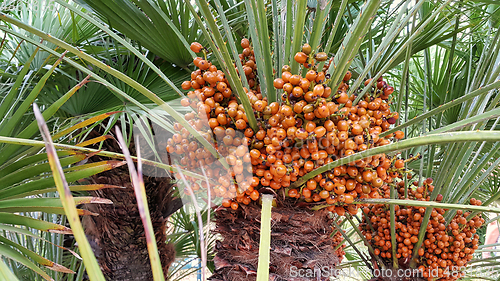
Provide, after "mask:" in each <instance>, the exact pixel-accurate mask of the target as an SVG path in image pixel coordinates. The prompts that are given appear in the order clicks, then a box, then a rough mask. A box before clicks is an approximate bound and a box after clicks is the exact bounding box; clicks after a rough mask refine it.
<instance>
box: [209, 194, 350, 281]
mask: <svg viewBox="0 0 500 281" xmlns="http://www.w3.org/2000/svg"><path fill="white" fill-rule="evenodd" d="M260 217H261V208H260V206H258V205H257V204H254V203H252V204H250V205H243V204H241V205H240V207H239V208H238V209H237V210H232V209H229V208H228V209H226V208H219V209H217V210H216V214H215V218H216V229H215V232H217V233H219V234H220V235H221V238H222V239H221V240H220V241H217V244H216V256H215V258H214V264H215V273H214V275H213V276H212V277H211V278H210V279H211V280H214V281H220V280H223V281H236V280H256V273H257V264H258V256H259V255H258V253H259V239H260V238H259V236H260ZM332 223H333V220H332V219H331V217H330V214H329V212H328V211H327V210H320V211H311V210H306V209H303V208H297V207H291V206H281V207H276V208H273V210H272V222H271V228H272V232H271V263H270V265H269V267H270V277H269V280H273V281H274V280H276V281H277V280H290V281H302V280H329V278H328V277H327V275H329V273H323V274H318V273H321V272H325V271H328V272H334V269H335V268H336V266H337V265H338V264H339V263H340V260H341V258H342V257H340V258H339V255H341V256H343V250H342V248H343V247H339V249H336V248H337V247H336V246H337V245H338V242H339V241H340V240H339V239H336V238H335V237H333V238H332V237H331V236H332V234H333V232H334V228H333V227H332ZM339 235H340V233H339ZM313 272H316V277H315V278H311V277H310V275H311V274H313Z"/></svg>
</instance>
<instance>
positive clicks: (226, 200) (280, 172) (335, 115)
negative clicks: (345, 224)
mask: <svg viewBox="0 0 500 281" xmlns="http://www.w3.org/2000/svg"><path fill="white" fill-rule="evenodd" d="M241 46H242V48H243V52H242V53H241V54H240V55H239V58H240V60H241V63H242V65H243V71H244V74H245V75H246V78H247V80H248V84H249V87H250V89H247V88H245V89H244V90H245V93H246V95H247V96H248V98H249V100H250V103H251V105H252V107H253V110H254V112H253V113H249V114H254V115H255V117H256V120H257V123H258V130H257V131H254V130H253V129H252V128H250V127H249V124H248V119H247V116H246V114H248V113H247V112H245V108H244V107H243V105H242V104H241V102H240V101H239V100H238V99H237V97H236V95H235V94H234V93H233V91H232V90H231V87H230V86H229V83H228V81H227V79H226V77H225V76H224V73H223V72H222V71H220V70H218V69H217V67H216V66H215V65H213V64H211V63H210V62H209V61H207V60H206V59H203V58H201V57H197V58H195V59H194V64H195V66H196V67H198V69H197V70H195V71H193V72H192V74H191V80H190V81H185V82H183V83H182V88H183V89H184V90H189V91H188V92H187V98H185V99H183V100H182V101H181V103H182V105H183V106H191V107H193V108H194V109H196V113H192V112H191V113H187V114H186V115H185V118H186V120H188V122H189V123H190V124H191V125H192V126H194V127H195V128H196V129H197V130H199V131H200V132H201V133H202V135H203V136H204V137H205V139H207V140H208V141H210V142H212V144H213V146H214V148H215V149H216V150H217V152H218V153H219V154H220V155H221V156H222V157H224V158H225V161H226V162H227V163H228V164H229V166H230V169H225V168H224V167H223V165H222V164H221V163H220V161H218V160H217V159H216V158H215V157H214V156H213V155H212V154H211V153H210V152H209V150H208V149H207V148H204V147H203V146H202V145H200V144H199V142H198V141H197V140H196V139H195V138H194V137H193V136H191V135H190V134H189V132H188V131H187V130H186V129H185V128H182V126H181V125H180V124H175V125H174V129H175V130H177V131H178V132H177V133H176V134H174V135H173V136H172V138H170V139H169V140H168V142H167V151H168V152H169V153H170V154H171V156H172V157H174V158H176V159H178V160H179V161H178V162H179V163H180V165H181V167H182V168H186V169H188V170H191V171H193V170H194V171H200V165H203V166H206V167H209V168H208V169H207V171H206V172H207V174H208V176H209V177H210V178H214V179H218V185H217V186H215V187H214V193H215V195H216V196H218V197H222V198H223V202H222V205H223V206H224V207H231V208H233V209H237V208H238V205H239V204H241V203H243V204H249V203H250V202H251V201H256V200H258V199H259V198H260V192H259V190H261V189H262V188H264V189H266V188H272V189H273V190H283V191H284V192H285V194H286V195H288V196H289V197H292V198H297V199H302V200H303V201H306V202H320V201H321V202H320V203H326V204H328V205H330V207H329V208H330V211H335V212H337V213H338V214H339V215H343V214H344V213H345V211H348V212H350V213H352V214H355V213H356V212H357V210H358V207H357V205H354V204H351V203H353V201H354V200H355V199H357V198H377V197H379V191H380V189H381V188H383V187H384V186H386V185H387V184H388V183H391V182H393V181H394V179H395V178H398V177H401V176H402V174H403V169H404V160H402V159H396V158H389V157H387V156H386V155H385V154H380V155H376V156H373V157H368V158H365V159H361V160H358V161H355V162H353V163H350V164H348V165H343V166H339V167H335V168H334V169H332V170H330V171H328V172H326V173H323V174H318V175H316V176H315V177H314V178H312V179H310V180H309V181H307V183H306V184H305V185H304V186H302V187H298V188H291V187H290V185H291V183H293V182H294V181H296V180H297V179H298V178H299V177H302V176H304V175H305V174H307V173H309V172H311V171H313V170H314V169H316V168H318V167H321V166H323V165H327V164H329V163H331V162H333V161H334V160H336V159H339V158H342V157H345V156H348V155H351V154H354V153H356V152H360V151H364V150H366V149H369V148H371V147H376V146H382V145H386V144H389V143H391V140H393V139H402V138H403V137H404V133H403V132H401V131H398V132H396V133H394V134H390V135H388V136H386V137H379V134H380V133H382V132H384V131H387V130H388V129H389V127H390V125H391V124H394V123H395V122H396V119H398V118H399V114H398V113H397V112H391V110H390V106H389V105H390V102H389V101H388V98H389V95H390V94H391V93H392V92H393V91H394V88H393V87H391V86H389V85H387V83H386V82H385V81H384V80H383V79H382V78H379V79H378V80H377V81H376V83H374V86H372V87H371V88H370V89H369V91H368V93H367V94H366V95H365V97H364V98H363V99H361V100H360V101H359V102H358V103H357V104H353V101H354V100H355V98H356V96H357V93H358V92H357V91H356V92H355V93H354V94H353V95H351V96H349V95H348V94H347V90H348V88H349V81H350V80H351V73H350V72H348V73H347V74H345V76H344V78H343V82H341V84H340V85H339V86H338V87H337V89H336V90H333V91H332V89H331V88H330V87H329V86H327V84H328V82H329V78H330V77H329V75H328V74H325V72H324V71H319V72H318V71H317V70H316V68H317V64H316V63H317V62H323V61H326V60H327V59H328V58H327V55H326V54H325V53H316V54H313V52H311V47H310V46H309V45H308V44H305V45H304V46H303V48H302V52H298V53H297V54H296V55H295V57H294V59H295V60H296V61H297V62H298V63H300V64H301V65H303V67H304V69H303V73H304V76H301V75H299V74H292V73H291V72H290V67H289V66H284V67H283V69H282V73H281V77H280V78H277V79H275V80H274V87H275V88H276V90H277V91H278V92H279V94H280V96H281V101H280V102H272V103H268V100H267V97H264V96H263V95H262V93H261V91H260V86H259V83H258V80H257V75H256V63H255V57H254V53H253V50H252V47H251V46H250V42H249V40H248V39H243V40H242V41H241ZM191 49H192V50H193V51H194V52H201V51H203V50H204V49H203V47H202V46H201V45H200V44H199V43H196V42H195V43H193V44H192V45H191ZM369 82H370V80H367V81H366V82H365V87H366V86H367V85H368V83H369ZM200 173H201V171H200ZM192 180H193V186H194V187H193V189H194V190H197V189H199V188H200V185H199V184H196V183H195V181H194V179H192Z"/></svg>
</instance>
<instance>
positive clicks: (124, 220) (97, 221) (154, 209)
mask: <svg viewBox="0 0 500 281" xmlns="http://www.w3.org/2000/svg"><path fill="white" fill-rule="evenodd" d="M91 137H94V136H91ZM132 147H133V145H131V150H132V151H131V154H132V155H134V150H133V149H132ZM104 149H106V150H107V151H113V152H120V153H121V150H120V148H119V145H118V144H117V143H116V141H115V140H107V141H106V142H105V145H104ZM99 160H103V159H102V158H100V157H98V156H94V157H92V158H91V159H90V161H92V162H96V161H99ZM144 168H145V169H148V167H144ZM163 176H164V177H148V176H144V184H145V188H146V194H147V197H148V205H149V210H150V214H151V221H152V223H153V227H154V231H155V236H156V242H157V246H158V251H159V253H160V260H161V263H162V266H163V271H164V274H165V276H167V272H168V268H169V266H170V264H171V263H172V262H173V261H174V258H175V249H174V246H173V245H171V244H167V243H166V220H167V219H168V217H169V216H170V215H171V214H172V213H173V212H175V211H176V210H177V209H178V208H179V207H180V206H182V205H181V202H180V200H173V198H172V187H173V180H172V179H171V178H170V177H168V174H166V173H164V174H163ZM89 180H90V181H91V183H93V184H110V185H117V186H121V187H124V188H121V189H118V188H113V189H102V190H98V191H94V192H93V194H92V195H93V196H98V197H102V198H107V199H110V200H111V201H113V204H112V205H104V204H99V205H97V204H96V205H91V206H89V207H88V208H89V209H90V208H92V209H91V211H92V212H95V213H98V214H99V215H98V216H94V217H90V216H87V217H86V218H85V220H84V227H85V232H86V234H87V237H88V238H89V240H90V243H91V245H92V248H93V250H94V253H95V254H96V257H97V259H98V262H99V265H100V266H101V269H102V271H103V273H104V275H105V277H106V279H107V280H120V281H133V280H141V281H144V280H153V275H152V272H151V265H150V261H149V255H148V250H147V245H146V238H145V235H144V227H143V224H142V220H141V218H140V215H139V210H138V208H137V201H136V198H135V194H134V189H133V187H132V184H131V181H130V175H129V172H128V168H127V166H126V165H124V166H121V167H119V168H116V169H113V170H110V171H107V172H104V173H101V174H98V175H95V176H93V177H92V178H91V179H89Z"/></svg>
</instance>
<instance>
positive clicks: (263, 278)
mask: <svg viewBox="0 0 500 281" xmlns="http://www.w3.org/2000/svg"><path fill="white" fill-rule="evenodd" d="M272 207H273V196H272V195H269V194H264V195H262V215H261V219H260V223H261V226H260V243H259V245H260V246H259V264H258V267H257V281H268V280H269V262H270V253H269V251H270V248H271V209H272Z"/></svg>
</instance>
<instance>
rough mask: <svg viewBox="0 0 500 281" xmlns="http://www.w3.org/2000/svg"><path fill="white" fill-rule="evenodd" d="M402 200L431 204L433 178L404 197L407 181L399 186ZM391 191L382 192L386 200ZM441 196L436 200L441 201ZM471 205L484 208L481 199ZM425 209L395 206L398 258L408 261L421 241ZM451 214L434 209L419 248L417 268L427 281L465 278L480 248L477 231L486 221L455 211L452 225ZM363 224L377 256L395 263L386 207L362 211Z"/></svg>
mask: <svg viewBox="0 0 500 281" xmlns="http://www.w3.org/2000/svg"><path fill="white" fill-rule="evenodd" d="M396 186H397V188H398V190H397V191H398V195H399V199H404V198H409V199H412V200H419V201H430V194H431V193H432V191H433V190H434V186H433V185H432V179H430V178H428V179H426V180H425V181H424V183H423V185H422V186H418V183H417V182H414V183H413V187H412V188H408V191H407V192H408V196H407V197H405V188H404V182H403V181H400V182H398V183H397V184H396ZM389 193H390V190H383V191H382V194H383V196H384V197H386V198H390V196H389ZM442 198H443V197H442V195H438V197H437V198H436V201H438V202H439V201H441V200H442ZM470 203H471V205H481V201H480V200H476V199H474V198H473V199H471V200H470ZM425 211H426V208H424V207H412V206H408V207H402V206H398V205H396V206H395V221H396V223H395V227H396V242H397V245H395V247H396V258H397V259H398V260H405V261H409V260H410V258H411V257H412V252H413V251H414V247H415V245H416V244H417V242H418V240H419V239H418V234H419V231H420V225H421V223H422V221H423V217H424V214H425ZM446 211H448V210H446V209H442V208H435V209H433V210H432V213H431V218H430V221H429V224H428V225H427V231H426V234H425V240H424V242H423V244H422V246H421V247H420V248H419V249H418V258H417V259H416V261H417V263H416V264H417V266H418V269H419V272H420V273H421V274H422V277H424V278H426V279H427V280H442V281H445V280H457V279H458V278H459V277H462V276H464V274H465V272H460V270H462V269H464V267H465V266H466V265H467V262H469V261H470V260H471V259H472V258H473V254H474V251H475V250H476V249H477V248H478V246H479V235H477V234H475V233H476V230H477V229H478V228H480V227H481V226H482V224H483V223H484V219H483V218H482V217H481V216H480V215H475V216H474V217H472V218H469V216H470V215H471V213H469V212H464V211H462V210H458V211H456V214H455V216H454V217H453V218H452V220H451V222H450V223H449V224H447V223H446V220H445V217H444V214H445V212H446ZM363 216H364V221H365V222H363V223H361V224H360V226H359V227H360V229H361V231H362V233H363V235H364V236H365V237H366V239H367V240H368V242H369V243H370V244H371V245H372V246H373V248H374V254H375V255H378V256H380V257H381V258H382V260H383V261H384V262H385V263H386V264H391V263H392V258H393V257H392V247H393V245H392V243H391V233H390V210H389V206H387V205H383V204H381V205H372V206H369V207H364V208H363Z"/></svg>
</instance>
